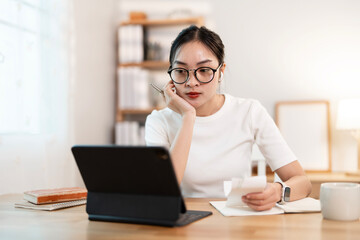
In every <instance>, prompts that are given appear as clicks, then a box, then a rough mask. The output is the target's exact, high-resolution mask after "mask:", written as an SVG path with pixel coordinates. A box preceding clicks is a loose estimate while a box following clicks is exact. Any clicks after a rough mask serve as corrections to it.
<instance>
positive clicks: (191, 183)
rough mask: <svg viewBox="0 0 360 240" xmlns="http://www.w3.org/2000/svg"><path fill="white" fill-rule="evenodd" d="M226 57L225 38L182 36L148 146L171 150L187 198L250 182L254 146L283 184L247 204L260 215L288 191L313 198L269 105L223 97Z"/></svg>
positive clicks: (193, 30) (190, 31)
mask: <svg viewBox="0 0 360 240" xmlns="http://www.w3.org/2000/svg"><path fill="white" fill-rule="evenodd" d="M224 55H225V54H224V45H223V43H222V41H221V39H220V37H219V36H218V35H217V34H216V33H214V32H212V31H210V30H208V29H207V28H205V27H201V28H198V27H196V26H190V27H188V28H186V29H184V30H183V31H182V32H180V34H179V35H178V36H177V38H176V39H175V40H174V42H173V43H172V46H171V51H170V68H169V71H168V73H169V75H170V78H171V81H169V82H168V83H167V85H166V86H165V87H164V97H165V101H166V104H167V108H165V109H163V110H160V111H153V112H152V113H151V114H150V115H149V116H148V118H147V120H146V127H145V129H146V131H145V140H146V143H147V145H150V146H165V147H167V148H168V149H169V151H170V154H171V158H172V161H173V165H174V169H175V173H176V176H177V178H178V181H179V183H181V189H182V192H183V195H184V196H185V197H225V196H224V189H223V181H228V180H231V178H233V177H244V176H250V173H251V152H252V147H253V144H255V143H256V144H257V145H258V146H259V149H260V150H261V152H262V154H263V155H264V156H265V158H266V160H267V162H268V164H269V165H270V167H271V168H272V170H273V171H275V172H276V173H277V174H278V176H279V177H280V178H281V179H282V181H283V183H277V182H275V183H268V184H267V186H266V188H265V190H264V191H263V192H261V193H250V194H247V195H246V196H244V197H243V201H244V202H245V203H246V204H247V205H248V206H249V207H251V208H252V209H255V210H259V211H260V210H267V209H270V208H272V207H273V206H274V205H275V204H276V203H277V202H279V201H280V200H282V199H283V196H284V189H285V187H287V188H286V189H289V188H290V189H291V191H290V201H293V200H297V199H301V198H304V197H306V196H308V195H309V193H310V192H311V183H310V181H309V180H308V178H307V177H306V175H305V173H304V171H303V169H302V167H301V166H300V164H299V162H298V161H297V160H296V157H295V156H294V154H293V153H292V151H291V150H290V149H289V147H288V146H287V144H286V143H285V141H284V139H283V138H282V136H281V134H280V132H279V130H278V129H277V127H276V125H275V124H274V122H273V120H272V118H271V117H270V116H269V114H268V113H267V112H266V110H265V109H264V107H263V106H262V105H261V104H260V103H259V102H258V101H256V100H251V99H242V98H236V97H233V96H231V95H229V94H219V93H217V89H218V87H219V85H220V83H221V81H222V79H223V76H224V71H225V68H226V64H225V63H224Z"/></svg>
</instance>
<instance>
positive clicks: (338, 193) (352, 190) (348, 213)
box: [320, 182, 360, 221]
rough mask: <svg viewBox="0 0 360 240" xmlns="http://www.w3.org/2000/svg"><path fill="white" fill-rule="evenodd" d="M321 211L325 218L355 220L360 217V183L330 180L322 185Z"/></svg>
mask: <svg viewBox="0 0 360 240" xmlns="http://www.w3.org/2000/svg"><path fill="white" fill-rule="evenodd" d="M320 203H321V213H322V215H323V217H324V218H325V219H330V220H339V221H354V220H358V219H359V218H360V184H358V183H344V182H342V183H341V182H329V183H322V184H321V186H320Z"/></svg>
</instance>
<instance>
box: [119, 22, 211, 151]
mask: <svg viewBox="0 0 360 240" xmlns="http://www.w3.org/2000/svg"><path fill="white" fill-rule="evenodd" d="M203 24H204V19H203V18H202V17H194V18H182V19H153V20H151V19H148V20H147V19H145V20H144V19H141V20H129V21H124V22H121V23H120V24H119V29H118V37H119V39H118V43H119V44H118V64H117V72H118V73H117V81H116V89H117V90H116V125H115V144H119V145H144V144H145V142H144V141H145V140H144V135H145V129H144V123H145V119H146V116H147V115H149V114H150V113H151V112H152V111H153V110H154V109H157V110H158V109H160V108H161V106H159V105H161V102H162V101H161V100H162V96H161V95H159V93H157V92H155V91H151V90H150V89H149V88H150V85H149V84H150V83H151V82H154V81H155V82H157V81H158V80H166V79H162V78H163V77H159V76H160V75H164V76H165V74H166V70H167V69H168V68H169V62H168V61H167V60H164V59H165V58H166V57H168V56H169V52H168V51H169V46H170V43H171V41H172V40H173V39H175V37H176V35H177V34H178V29H179V28H180V29H182V28H185V27H187V26H190V25H197V26H202V25H203ZM152 29H155V32H152V34H148V33H149V32H150V31H151V30H152ZM159 29H160V31H159ZM149 35H150V36H149ZM164 35H165V36H166V38H165V39H162V43H159V42H156V41H158V39H157V37H160V38H161V37H164ZM154 37H155V40H156V41H154V39H153V38H154ZM150 38H151V39H150ZM170 38H171V40H169V39H170ZM156 43H157V44H158V45H157V46H156ZM161 44H163V45H161ZM167 44H168V45H167ZM139 49H140V50H139ZM159 86H160V85H159ZM155 94H156V95H155Z"/></svg>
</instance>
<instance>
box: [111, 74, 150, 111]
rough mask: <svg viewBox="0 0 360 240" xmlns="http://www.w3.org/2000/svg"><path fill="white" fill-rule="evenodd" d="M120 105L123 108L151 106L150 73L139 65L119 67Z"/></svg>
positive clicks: (146, 107)
mask: <svg viewBox="0 0 360 240" xmlns="http://www.w3.org/2000/svg"><path fill="white" fill-rule="evenodd" d="M118 88H119V89H118V92H119V98H118V106H119V107H120V108H121V109H148V108H150V107H151V104H150V94H149V91H150V89H149V73H148V71H147V70H144V69H141V68H139V67H120V68H119V69H118Z"/></svg>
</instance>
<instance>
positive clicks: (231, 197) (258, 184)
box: [224, 176, 266, 207]
mask: <svg viewBox="0 0 360 240" xmlns="http://www.w3.org/2000/svg"><path fill="white" fill-rule="evenodd" d="M229 186H230V184H229V182H224V192H225V195H227V192H228V191H229V188H230V189H231V191H230V193H229V194H228V196H227V197H228V199H227V201H226V206H227V207H241V206H246V204H245V203H243V201H242V200H241V197H242V196H244V195H246V194H248V193H253V192H262V191H264V189H265V187H266V176H256V177H247V178H233V179H232V182H231V187H229Z"/></svg>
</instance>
